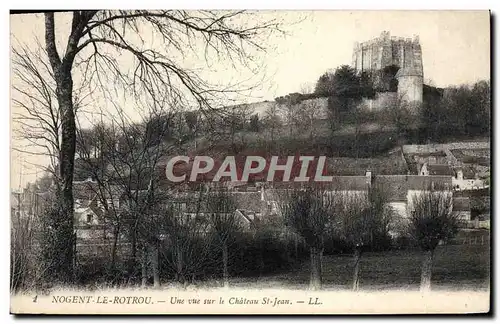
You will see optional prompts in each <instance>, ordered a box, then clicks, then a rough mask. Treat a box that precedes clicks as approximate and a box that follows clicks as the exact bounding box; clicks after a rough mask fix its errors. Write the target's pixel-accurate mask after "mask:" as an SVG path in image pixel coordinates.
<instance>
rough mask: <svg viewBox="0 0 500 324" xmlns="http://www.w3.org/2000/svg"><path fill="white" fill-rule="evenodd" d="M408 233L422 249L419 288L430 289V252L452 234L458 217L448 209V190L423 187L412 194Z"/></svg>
mask: <svg viewBox="0 0 500 324" xmlns="http://www.w3.org/2000/svg"><path fill="white" fill-rule="evenodd" d="M409 211H410V219H409V223H408V233H409V235H410V237H411V238H413V239H414V240H415V242H416V243H417V244H418V246H420V248H421V249H422V251H423V252H424V255H423V260H422V276H421V281H420V290H421V291H428V290H430V289H431V277H432V263H433V257H434V251H435V249H436V247H437V246H438V244H439V242H441V241H445V240H447V239H450V238H452V237H453V236H455V235H456V233H457V231H458V228H459V225H460V220H459V218H458V215H457V214H456V213H454V212H453V210H452V193H451V192H449V191H442V190H435V189H433V190H425V191H422V192H421V193H419V194H416V195H415V196H414V197H413V199H412V201H411V206H410V208H409Z"/></svg>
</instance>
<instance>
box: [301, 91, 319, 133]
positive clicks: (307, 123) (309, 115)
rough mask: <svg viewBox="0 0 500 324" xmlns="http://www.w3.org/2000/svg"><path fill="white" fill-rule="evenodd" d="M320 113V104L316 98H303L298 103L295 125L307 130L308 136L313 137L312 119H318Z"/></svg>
mask: <svg viewBox="0 0 500 324" xmlns="http://www.w3.org/2000/svg"><path fill="white" fill-rule="evenodd" d="M320 114H321V106H320V105H319V103H318V102H317V101H316V99H311V100H304V101H302V102H301V103H300V106H299V108H298V112H297V118H296V119H295V125H296V126H297V127H298V128H299V129H301V130H304V131H307V130H309V138H310V139H311V140H312V139H313V138H314V130H315V127H314V121H316V120H317V119H318V117H319V116H320Z"/></svg>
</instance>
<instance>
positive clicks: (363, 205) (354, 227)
mask: <svg viewBox="0 0 500 324" xmlns="http://www.w3.org/2000/svg"><path fill="white" fill-rule="evenodd" d="M336 212H337V214H338V215H339V217H340V219H341V226H340V231H341V233H340V237H341V238H342V239H344V240H345V241H346V242H347V243H348V244H349V245H350V246H352V248H353V250H354V273H353V283H352V289H353V290H355V291H357V290H359V273H360V262H361V256H362V253H363V250H364V249H365V248H366V247H368V246H372V247H373V245H374V244H377V243H378V242H380V239H385V238H387V237H388V232H389V224H390V221H391V216H392V210H391V208H390V207H388V206H387V197H386V195H385V193H384V191H383V190H382V189H381V188H379V187H371V188H370V189H369V190H368V192H367V193H366V194H347V193H346V194H341V195H340V197H339V198H338V199H337V201H336ZM377 241H378V242H377Z"/></svg>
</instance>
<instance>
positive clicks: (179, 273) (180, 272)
mask: <svg viewBox="0 0 500 324" xmlns="http://www.w3.org/2000/svg"><path fill="white" fill-rule="evenodd" d="M176 250H177V281H178V282H180V283H184V281H185V278H184V275H183V273H184V269H183V268H184V261H183V258H182V250H181V248H179V247H176Z"/></svg>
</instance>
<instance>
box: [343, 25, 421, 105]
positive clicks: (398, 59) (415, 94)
mask: <svg viewBox="0 0 500 324" xmlns="http://www.w3.org/2000/svg"><path fill="white" fill-rule="evenodd" d="M352 57H353V64H352V65H353V67H354V68H355V69H356V71H357V72H358V73H361V72H365V71H370V72H376V71H380V70H383V69H384V68H385V67H388V66H396V67H398V68H399V71H398V73H397V74H396V79H397V80H398V94H399V95H400V96H402V98H403V99H404V100H406V101H409V102H416V103H422V101H423V78H424V73H423V66H422V49H421V46H420V42H419V39H418V36H414V37H413V39H412V38H402V37H395V36H391V35H390V33H389V32H388V31H383V32H382V33H381V34H380V37H377V38H375V39H373V40H369V41H367V42H363V43H358V42H356V44H355V46H354V51H353V56H352Z"/></svg>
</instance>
